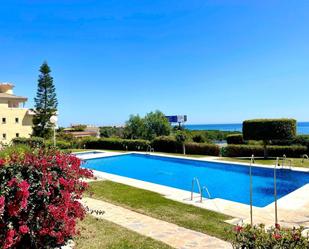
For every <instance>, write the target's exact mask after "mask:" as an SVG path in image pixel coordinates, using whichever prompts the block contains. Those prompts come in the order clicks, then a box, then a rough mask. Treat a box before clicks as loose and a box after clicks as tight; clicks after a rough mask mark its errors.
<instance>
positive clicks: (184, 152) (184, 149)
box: [182, 143, 186, 155]
mask: <svg viewBox="0 0 309 249" xmlns="http://www.w3.org/2000/svg"><path fill="white" fill-rule="evenodd" d="M182 152H183V154H184V155H185V154H186V145H185V143H183V144H182Z"/></svg>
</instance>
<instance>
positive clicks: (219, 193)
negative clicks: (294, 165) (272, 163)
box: [84, 154, 309, 207]
mask: <svg viewBox="0 0 309 249" xmlns="http://www.w3.org/2000/svg"><path fill="white" fill-rule="evenodd" d="M84 166H85V167H86V168H89V169H93V170H98V171H103V172H106V173H111V174H116V175H120V176H125V177H130V178H134V179H138V180H142V181H147V182H152V183H157V184H161V185H165V186H169V187H174V188H179V189H183V190H188V191H190V190H191V182H192V179H193V178H194V177H198V178H199V180H200V183H201V185H202V186H207V187H208V189H209V192H210V194H211V195H212V198H222V199H226V200H231V201H236V202H240V203H244V204H249V167H247V166H241V165H233V164H224V163H213V162H203V161H196V160H187V159H177V158H166V157H159V156H150V155H140V154H130V155H121V156H113V157H105V158H98V159H91V160H87V161H86V163H85V164H84ZM252 172H253V205H254V206H257V207H264V206H266V205H268V204H270V203H272V202H273V201H274V197H273V193H274V182H273V173H274V171H273V170H272V169H268V168H261V167H253V168H252ZM307 183H309V173H305V172H298V171H291V170H288V169H278V170H277V191H278V198H280V197H282V196H285V195H287V194H289V193H291V192H292V191H294V190H296V189H298V188H300V187H302V186H303V185H305V184H307Z"/></svg>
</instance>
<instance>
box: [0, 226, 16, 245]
mask: <svg viewBox="0 0 309 249" xmlns="http://www.w3.org/2000/svg"><path fill="white" fill-rule="evenodd" d="M15 234H16V232H15V230H14V229H10V230H9V231H8V232H7V233H6V238H5V241H4V245H3V249H8V248H11V247H12V246H13V244H14V236H15Z"/></svg>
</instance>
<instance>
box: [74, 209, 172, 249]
mask: <svg viewBox="0 0 309 249" xmlns="http://www.w3.org/2000/svg"><path fill="white" fill-rule="evenodd" d="M78 229H79V230H80V232H81V235H80V236H78V237H76V238H74V241H75V243H76V247H75V248H76V249H101V248H106V249H172V248H171V247H170V246H168V245H166V244H164V243H161V242H159V241H156V240H153V239H151V238H148V237H145V236H142V235H140V234H138V233H135V232H132V231H130V230H128V229H126V228H123V227H121V226H118V225H116V224H114V223H111V222H108V221H106V220H102V219H96V218H94V217H92V216H90V215H88V216H87V217H86V218H85V219H84V220H83V221H80V222H79V223H78Z"/></svg>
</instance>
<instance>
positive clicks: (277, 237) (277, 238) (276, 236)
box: [273, 233, 282, 240]
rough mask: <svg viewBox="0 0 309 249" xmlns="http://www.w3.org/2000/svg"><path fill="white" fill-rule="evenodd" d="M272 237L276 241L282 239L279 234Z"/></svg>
mask: <svg viewBox="0 0 309 249" xmlns="http://www.w3.org/2000/svg"><path fill="white" fill-rule="evenodd" d="M273 237H274V238H275V239H276V240H280V239H281V238H282V236H281V235H280V234H279V233H275V234H274V235H273Z"/></svg>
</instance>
